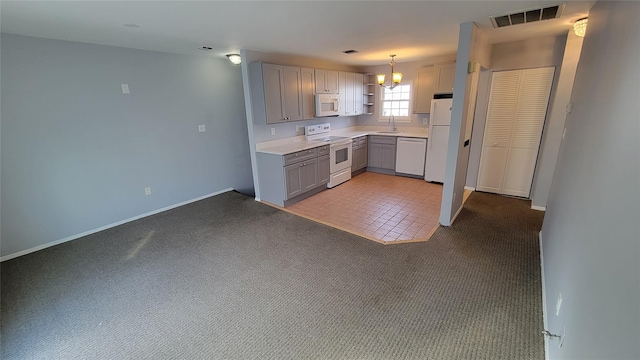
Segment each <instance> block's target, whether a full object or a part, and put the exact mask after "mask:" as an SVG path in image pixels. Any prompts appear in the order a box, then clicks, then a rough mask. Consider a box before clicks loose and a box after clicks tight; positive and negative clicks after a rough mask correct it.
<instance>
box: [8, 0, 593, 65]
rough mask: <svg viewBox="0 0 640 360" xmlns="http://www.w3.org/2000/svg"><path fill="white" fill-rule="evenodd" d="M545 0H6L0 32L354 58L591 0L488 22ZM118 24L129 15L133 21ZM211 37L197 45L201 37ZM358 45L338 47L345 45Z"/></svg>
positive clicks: (417, 53)
mask: <svg viewBox="0 0 640 360" xmlns="http://www.w3.org/2000/svg"><path fill="white" fill-rule="evenodd" d="M558 3H559V2H553V1H288V2H287V1H93V0H91V1H89V0H86V1H6V0H3V1H1V3H0V15H1V18H0V25H1V30H2V32H6V33H12V34H20V35H27V36H36V37H44V38H51V39H61V40H71V41H80V42H87V43H95V44H102V45H114V46H122V47H128V48H136V49H145V50H155V51H164V52H172V53H181V54H196V55H206V56H224V54H227V53H233V52H238V51H239V50H240V49H251V50H257V51H264V52H277V53H285V54H297V55H303V56H310V57H315V58H320V59H326V60H332V61H336V62H340V63H345V64H353V65H378V64H383V63H386V62H387V61H388V59H389V58H388V56H389V54H397V58H396V60H397V61H398V62H407V61H413V60H419V59H424V58H426V57H431V56H436V55H443V54H452V53H455V52H456V48H457V43H458V28H459V24H460V23H464V22H469V21H473V22H475V23H476V24H477V25H478V26H479V27H480V28H481V29H482V30H483V31H485V32H486V33H487V35H488V37H489V40H490V42H492V43H499V42H505V41H513V40H519V39H525V38H530V37H535V36H541V35H547V34H559V33H566V32H567V31H568V29H569V28H570V27H571V25H572V24H573V22H574V21H575V20H577V19H578V18H581V17H584V16H586V15H587V14H588V11H589V9H590V8H591V6H592V5H593V4H594V3H595V1H567V2H566V4H567V5H566V7H565V10H564V12H563V15H562V17H560V18H559V19H553V20H545V21H539V22H535V23H530V24H522V25H515V26H511V27H507V28H502V29H493V27H492V26H491V23H490V21H489V16H490V15H501V14H504V13H509V12H513V11H517V10H526V9H531V8H536V7H542V6H547V5H557V4H558ZM124 24H136V25H138V26H139V27H137V28H132V27H127V26H124ZM203 45H206V46H211V47H213V51H211V52H209V53H206V54H205V53H204V52H203V51H201V50H198V47H200V46H203ZM348 49H356V50H359V51H360V52H359V53H358V54H354V55H345V54H343V53H342V51H343V50H348Z"/></svg>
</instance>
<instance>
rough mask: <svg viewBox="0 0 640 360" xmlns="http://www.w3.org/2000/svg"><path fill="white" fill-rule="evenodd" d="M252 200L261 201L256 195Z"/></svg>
mask: <svg viewBox="0 0 640 360" xmlns="http://www.w3.org/2000/svg"><path fill="white" fill-rule="evenodd" d="M254 200H255V201H257V202H260V201H262V200H260V198H259V197H257V196H256V197H255V199H254Z"/></svg>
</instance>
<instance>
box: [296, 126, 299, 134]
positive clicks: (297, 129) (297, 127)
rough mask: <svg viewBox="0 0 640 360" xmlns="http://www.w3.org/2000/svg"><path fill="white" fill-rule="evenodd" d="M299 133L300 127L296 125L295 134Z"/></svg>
mask: <svg viewBox="0 0 640 360" xmlns="http://www.w3.org/2000/svg"><path fill="white" fill-rule="evenodd" d="M298 131H300V125H296V133H297V132H298Z"/></svg>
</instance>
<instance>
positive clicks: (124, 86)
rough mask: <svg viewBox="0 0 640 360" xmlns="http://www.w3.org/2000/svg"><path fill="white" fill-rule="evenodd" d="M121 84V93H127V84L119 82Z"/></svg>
mask: <svg viewBox="0 0 640 360" xmlns="http://www.w3.org/2000/svg"><path fill="white" fill-rule="evenodd" d="M120 86H122V93H123V94H129V84H120Z"/></svg>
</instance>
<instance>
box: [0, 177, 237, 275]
mask: <svg viewBox="0 0 640 360" xmlns="http://www.w3.org/2000/svg"><path fill="white" fill-rule="evenodd" d="M229 191H233V188H226V189H223V190H220V191H216V192H213V193H211V194H207V195H203V196H200V197H197V198H194V199H191V200H187V201H183V202H180V203H177V204H173V205H169V206H167V207H163V208H162V209H158V210H154V211H150V212H148V213H144V214H142V215H137V216H134V217H130V218H128V219H124V220H120V221H117V222H114V223H111V224H109V225H105V226H101V227H99V228H96V229H92V230H88V231H85V232H82V233H79V234H75V235H71V236H67V237H66V238H63V239H59V240H55V241H52V242H48V243H46V244H43V245H38V246H35V247H32V248H29V249H26V250H22V251H18V252H15V253H13V254H9V255H5V256H3V257H0V262H2V261H6V260H10V259H13V258H17V257H18V256H22V255H27V254H29V253H32V252H36V251H38V250H42V249H46V248H48V247H51V246H55V245H58V244H62V243H64V242H67V241H71V240H75V239H79V238H81V237H83V236H87V235H91V234H94V233H97V232H100V231H102V230H107V229H109V228H112V227H116V226H118V225H122V224H126V223H128V222H131V221H134V220H138V219H142V218H144V217H147V216H151V215H155V214H158V213H161V212H163V211H167V210H171V209H174V208H177V207H180V206H183V205H187V204H190V203H192V202H196V201H200V200H203V199H206V198H209V197H212V196H216V195H220V194H222V193H225V192H229Z"/></svg>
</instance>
